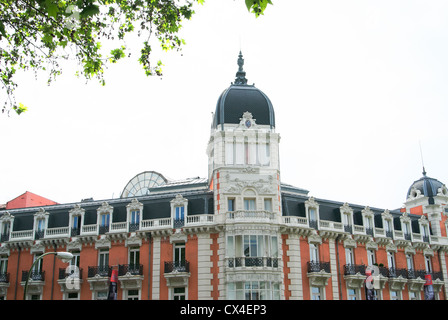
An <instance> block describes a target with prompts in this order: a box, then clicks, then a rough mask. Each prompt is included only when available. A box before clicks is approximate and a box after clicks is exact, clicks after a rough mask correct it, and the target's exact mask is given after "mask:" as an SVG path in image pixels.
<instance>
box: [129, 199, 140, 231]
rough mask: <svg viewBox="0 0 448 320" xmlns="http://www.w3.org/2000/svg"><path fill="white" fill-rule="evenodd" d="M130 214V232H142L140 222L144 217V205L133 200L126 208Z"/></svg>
mask: <svg viewBox="0 0 448 320" xmlns="http://www.w3.org/2000/svg"><path fill="white" fill-rule="evenodd" d="M126 210H127V212H128V231H129V232H133V231H137V230H140V221H141V217H142V211H143V204H141V203H140V202H138V200H137V199H133V200H132V201H131V203H129V204H128V205H127V206H126Z"/></svg>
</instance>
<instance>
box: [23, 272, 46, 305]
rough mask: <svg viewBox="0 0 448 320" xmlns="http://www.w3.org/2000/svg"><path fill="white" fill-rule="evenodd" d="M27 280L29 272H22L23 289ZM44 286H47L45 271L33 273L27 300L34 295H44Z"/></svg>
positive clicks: (29, 282)
mask: <svg viewBox="0 0 448 320" xmlns="http://www.w3.org/2000/svg"><path fill="white" fill-rule="evenodd" d="M27 279H28V270H27V271H22V282H21V283H20V284H21V285H22V286H23V287H25V283H26V280H27ZM44 285H45V271H31V274H30V280H29V281H28V291H27V293H28V297H27V299H28V298H29V297H30V296H32V295H40V294H42V291H43V287H44Z"/></svg>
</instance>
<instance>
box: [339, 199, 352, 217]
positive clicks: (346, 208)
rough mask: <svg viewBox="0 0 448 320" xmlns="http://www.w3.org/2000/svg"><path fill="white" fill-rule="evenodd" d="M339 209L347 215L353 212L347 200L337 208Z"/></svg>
mask: <svg viewBox="0 0 448 320" xmlns="http://www.w3.org/2000/svg"><path fill="white" fill-rule="evenodd" d="M339 210H340V211H341V214H348V215H352V214H353V209H352V208H350V206H349V204H348V203H347V202H345V203H344V204H343V205H342V207H340V208H339Z"/></svg>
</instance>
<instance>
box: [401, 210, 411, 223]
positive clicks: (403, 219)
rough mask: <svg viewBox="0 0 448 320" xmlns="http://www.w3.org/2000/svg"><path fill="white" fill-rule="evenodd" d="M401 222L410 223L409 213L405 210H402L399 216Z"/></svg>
mask: <svg viewBox="0 0 448 320" xmlns="http://www.w3.org/2000/svg"><path fill="white" fill-rule="evenodd" d="M400 220H401V222H403V223H410V222H411V218H409V215H408V213H407V212H403V214H402V215H401V217H400Z"/></svg>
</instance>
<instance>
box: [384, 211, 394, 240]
mask: <svg viewBox="0 0 448 320" xmlns="http://www.w3.org/2000/svg"><path fill="white" fill-rule="evenodd" d="M381 218H382V219H383V229H384V233H385V236H386V237H388V238H393V237H394V231H393V227H392V215H391V214H390V211H389V210H388V209H386V210H384V212H383V213H381Z"/></svg>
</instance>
